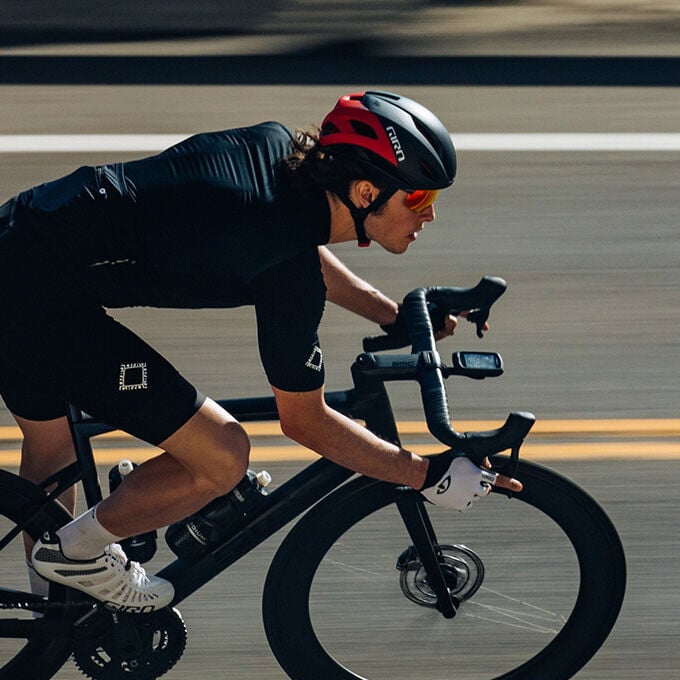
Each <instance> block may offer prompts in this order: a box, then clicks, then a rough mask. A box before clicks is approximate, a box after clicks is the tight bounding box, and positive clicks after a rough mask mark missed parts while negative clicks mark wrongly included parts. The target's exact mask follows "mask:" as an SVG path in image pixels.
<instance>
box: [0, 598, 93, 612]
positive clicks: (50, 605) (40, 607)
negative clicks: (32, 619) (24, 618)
mask: <svg viewBox="0 0 680 680" xmlns="http://www.w3.org/2000/svg"><path fill="white" fill-rule="evenodd" d="M93 605H94V602H93V601H92V600H82V601H69V602H53V601H51V600H41V601H37V600H32V601H29V600H26V601H24V602H13V603H12V604H6V603H0V610H8V609H20V610H27V611H31V612H44V611H47V610H48V609H58V608H60V609H68V608H70V607H92V606H93Z"/></svg>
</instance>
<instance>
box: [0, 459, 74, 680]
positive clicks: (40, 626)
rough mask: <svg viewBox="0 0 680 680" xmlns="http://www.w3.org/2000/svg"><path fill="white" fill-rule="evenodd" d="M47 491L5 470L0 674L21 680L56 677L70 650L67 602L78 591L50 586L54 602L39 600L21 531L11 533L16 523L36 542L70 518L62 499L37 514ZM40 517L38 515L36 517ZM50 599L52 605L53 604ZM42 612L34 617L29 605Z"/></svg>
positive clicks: (0, 477)
mask: <svg viewBox="0 0 680 680" xmlns="http://www.w3.org/2000/svg"><path fill="white" fill-rule="evenodd" d="M44 497H45V494H44V492H43V491H42V490H41V489H39V488H38V487H37V486H35V485H34V484H31V483H30V482H28V481H26V480H25V479H22V478H20V477H18V476H17V475H14V474H11V473H10V472H7V471H6V470H0V546H1V547H0V678H2V679H3V680H4V679H6V680H16V679H17V678H31V680H42V679H43V678H51V677H53V676H54V675H55V673H56V672H57V671H58V670H59V669H60V668H61V667H62V665H63V664H64V663H65V661H66V660H67V659H68V657H69V655H70V653H71V646H70V641H69V639H68V635H69V630H70V619H68V616H67V610H68V607H65V606H62V605H57V604H55V603H67V602H69V601H70V600H71V597H72V596H73V595H74V593H73V591H70V590H69V589H68V588H65V587H63V586H59V585H56V584H51V585H50V596H49V600H46V599H43V598H35V596H32V595H31V593H30V590H29V588H28V574H27V571H26V559H25V554H24V543H23V538H22V533H21V532H20V531H19V532H17V533H16V535H14V536H13V537H12V532H13V531H14V530H15V529H16V527H17V525H21V526H25V530H26V532H27V533H28V534H29V535H30V536H31V537H32V538H33V539H34V540H35V539H36V538H38V537H40V535H41V534H42V533H43V532H44V531H54V530H56V529H58V528H59V527H60V526H63V525H64V524H65V523H66V522H67V521H69V520H70V519H71V516H70V515H69V513H68V512H67V511H66V510H65V509H64V508H63V506H61V505H60V504H59V503H58V502H52V503H50V504H49V505H48V506H47V507H46V508H45V509H43V510H42V511H40V512H39V513H38V514H37V515H35V507H37V504H38V503H39V502H40V501H41V500H42V499H44ZM33 515H35V516H33ZM50 602H51V603H52V604H50ZM32 606H33V607H34V608H35V610H36V613H40V614H41V615H40V616H37V617H36V616H34V612H32V611H31V610H30V609H28V607H32Z"/></svg>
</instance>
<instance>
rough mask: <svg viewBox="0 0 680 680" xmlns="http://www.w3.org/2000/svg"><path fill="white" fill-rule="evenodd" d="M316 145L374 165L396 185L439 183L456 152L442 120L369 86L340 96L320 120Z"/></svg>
mask: <svg viewBox="0 0 680 680" xmlns="http://www.w3.org/2000/svg"><path fill="white" fill-rule="evenodd" d="M319 142H320V144H321V146H322V147H323V148H324V149H325V150H326V151H328V152H330V153H331V154H333V155H337V156H340V157H345V158H352V159H354V160H357V161H360V162H362V163H364V164H365V165H367V166H369V167H371V168H372V169H373V170H375V171H377V172H378V173H379V174H380V175H382V176H384V177H385V179H387V180H388V181H389V182H390V184H392V185H393V186H394V187H395V188H396V189H403V190H406V191H413V190H416V189H444V188H446V187H448V186H451V184H453V180H454V178H455V176H456V152H455V150H454V148H453V143H452V142H451V136H450V135H449V133H448V131H447V129H446V128H445V127H444V125H443V124H442V122H441V121H440V120H439V119H438V118H437V117H436V116H435V115H434V114H433V113H432V112H431V111H429V110H428V109H426V108H425V107H424V106H422V105H421V104H418V103H417V102H414V101H413V100H412V99H407V98H406V97H401V96H399V95H397V94H392V93H390V92H381V91H374V90H369V91H366V92H361V93H358V94H348V95H345V96H344V97H341V98H340V99H339V100H338V103H337V104H336V105H335V108H334V109H333V110H332V111H331V112H330V113H329V114H328V115H327V116H326V118H325V119H324V121H323V123H322V124H321V134H320V137H319Z"/></svg>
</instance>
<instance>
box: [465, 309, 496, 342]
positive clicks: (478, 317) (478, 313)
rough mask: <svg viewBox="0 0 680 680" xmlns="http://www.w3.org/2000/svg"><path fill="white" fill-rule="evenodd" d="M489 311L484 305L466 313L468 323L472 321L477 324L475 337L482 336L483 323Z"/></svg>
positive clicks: (487, 317)
mask: <svg viewBox="0 0 680 680" xmlns="http://www.w3.org/2000/svg"><path fill="white" fill-rule="evenodd" d="M490 312H491V310H490V308H489V307H484V308H481V309H473V310H472V311H471V312H470V313H469V314H468V315H467V320H468V321H469V322H470V323H474V324H475V325H476V326H477V337H478V338H483V337H484V324H485V323H486V322H487V321H488V320H489V313H490Z"/></svg>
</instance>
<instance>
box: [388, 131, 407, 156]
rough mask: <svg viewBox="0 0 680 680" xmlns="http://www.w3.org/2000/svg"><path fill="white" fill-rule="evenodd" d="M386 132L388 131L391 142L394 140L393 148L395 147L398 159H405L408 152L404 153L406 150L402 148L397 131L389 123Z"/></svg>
mask: <svg viewBox="0 0 680 680" xmlns="http://www.w3.org/2000/svg"><path fill="white" fill-rule="evenodd" d="M385 132H387V136H388V137H389V138H390V142H392V148H393V149H394V153H395V154H396V156H397V160H398V161H399V162H401V161H405V160H406V154H405V153H404V150H403V149H402V148H401V143H400V142H399V137H397V131H396V130H395V129H394V128H393V127H392V126H391V125H388V126H387V127H386V128H385Z"/></svg>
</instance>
